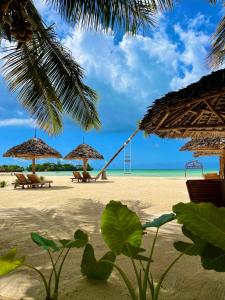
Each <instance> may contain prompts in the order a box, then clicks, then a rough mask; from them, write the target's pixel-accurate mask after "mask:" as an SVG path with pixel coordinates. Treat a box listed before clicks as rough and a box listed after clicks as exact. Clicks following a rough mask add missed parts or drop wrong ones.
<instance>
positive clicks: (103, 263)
mask: <svg viewBox="0 0 225 300" xmlns="http://www.w3.org/2000/svg"><path fill="white" fill-rule="evenodd" d="M115 260H116V255H115V254H114V253H113V252H112V251H109V252H107V253H106V254H105V255H104V256H103V257H102V258H100V260H98V261H97V260H96V258H95V254H94V249H93V247H92V245H90V244H87V245H86V247H85V250H84V253H83V257H82V262H81V273H82V275H83V276H87V277H88V278H93V279H100V280H107V279H108V278H109V276H110V275H111V273H112V271H113V263H114V262H115ZM110 262H111V263H110Z"/></svg>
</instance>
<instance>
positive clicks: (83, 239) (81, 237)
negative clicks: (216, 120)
mask: <svg viewBox="0 0 225 300" xmlns="http://www.w3.org/2000/svg"><path fill="white" fill-rule="evenodd" d="M59 242H60V243H61V244H62V246H63V248H82V247H84V246H85V245H86V244H87V242H88V235H87V234H86V233H85V232H83V231H82V230H80V229H78V230H77V231H76V232H75V233H74V240H65V239H64V240H60V241H59Z"/></svg>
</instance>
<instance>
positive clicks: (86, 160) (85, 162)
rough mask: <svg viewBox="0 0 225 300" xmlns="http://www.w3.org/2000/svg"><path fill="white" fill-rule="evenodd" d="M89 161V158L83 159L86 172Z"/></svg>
mask: <svg viewBox="0 0 225 300" xmlns="http://www.w3.org/2000/svg"><path fill="white" fill-rule="evenodd" d="M87 162H88V159H87V158H84V159H83V171H84V172H87Z"/></svg>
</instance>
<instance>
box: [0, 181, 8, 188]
mask: <svg viewBox="0 0 225 300" xmlns="http://www.w3.org/2000/svg"><path fill="white" fill-rule="evenodd" d="M6 185H7V182H6V181H4V180H3V181H0V188H4V187H6Z"/></svg>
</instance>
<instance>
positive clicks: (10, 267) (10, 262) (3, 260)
mask: <svg viewBox="0 0 225 300" xmlns="http://www.w3.org/2000/svg"><path fill="white" fill-rule="evenodd" d="M16 255H17V249H16V248H12V249H11V250H9V251H8V252H7V253H6V254H4V255H2V256H0V276H3V275H6V274H8V273H9V272H11V271H14V270H15V269H17V268H19V267H20V266H22V265H23V263H24V260H25V257H20V258H16Z"/></svg>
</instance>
